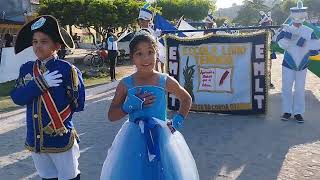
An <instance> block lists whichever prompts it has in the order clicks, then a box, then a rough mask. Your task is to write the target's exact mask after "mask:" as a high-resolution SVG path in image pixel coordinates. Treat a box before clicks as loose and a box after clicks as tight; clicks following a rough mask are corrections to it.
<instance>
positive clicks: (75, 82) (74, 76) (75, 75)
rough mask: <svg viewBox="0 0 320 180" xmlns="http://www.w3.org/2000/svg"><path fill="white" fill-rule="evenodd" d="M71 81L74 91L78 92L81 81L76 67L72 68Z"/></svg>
mask: <svg viewBox="0 0 320 180" xmlns="http://www.w3.org/2000/svg"><path fill="white" fill-rule="evenodd" d="M71 80H72V88H73V90H74V91H78V86H79V79H78V72H77V69H76V67H75V66H74V65H72V67H71Z"/></svg>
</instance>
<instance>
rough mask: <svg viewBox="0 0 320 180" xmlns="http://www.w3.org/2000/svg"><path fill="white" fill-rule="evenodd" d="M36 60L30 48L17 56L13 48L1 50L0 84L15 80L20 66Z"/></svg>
mask: <svg viewBox="0 0 320 180" xmlns="http://www.w3.org/2000/svg"><path fill="white" fill-rule="evenodd" d="M36 59H37V57H36V55H35V54H34V52H33V50H32V47H29V48H27V49H25V50H24V51H22V52H20V53H19V54H17V55H15V54H14V48H13V47H10V48H2V53H1V63H0V83H3V82H7V81H11V80H14V79H17V78H18V76H19V69H20V66H21V65H22V64H24V63H26V62H27V61H35V60H36Z"/></svg>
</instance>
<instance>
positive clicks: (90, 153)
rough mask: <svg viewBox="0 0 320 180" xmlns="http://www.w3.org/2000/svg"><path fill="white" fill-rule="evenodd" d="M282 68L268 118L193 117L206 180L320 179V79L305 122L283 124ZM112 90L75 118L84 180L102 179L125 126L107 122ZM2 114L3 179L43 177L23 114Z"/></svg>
mask: <svg viewBox="0 0 320 180" xmlns="http://www.w3.org/2000/svg"><path fill="white" fill-rule="evenodd" d="M280 64H281V62H280V60H279V61H274V64H273V69H272V73H273V74H272V78H273V82H274V84H275V86H276V89H274V90H271V91H270V99H269V100H270V101H269V107H270V109H269V112H268V114H267V115H266V116H230V115H213V114H205V113H202V114H199V113H191V114H190V115H189V117H188V119H187V121H186V123H185V127H184V129H183V130H182V133H183V134H184V136H185V139H186V141H187V143H188V144H189V147H190V149H191V151H192V153H193V155H194V158H195V160H196V162H197V166H198V169H199V174H200V178H201V180H212V179H217V180H273V179H279V180H291V179H294V180H304V179H310V180H318V179H320V141H319V140H320V133H319V128H320V120H319V114H320V113H319V112H318V111H319V109H320V102H319V100H320V91H319V90H320V79H319V78H316V77H315V76H314V75H313V74H311V73H310V72H309V73H308V80H307V81H308V83H307V86H306V89H307V91H306V98H307V104H306V107H307V112H306V113H305V118H306V123H305V124H297V123H296V122H294V121H289V122H281V121H280V120H279V119H280V118H279V116H280V115H281V112H280V111H281V109H280V102H281V99H280V89H281V75H280V72H281V71H280V70H281V65H280ZM113 85H115V84H113ZM108 86H109V87H107V86H104V87H100V88H99V89H96V90H90V92H89V97H88V101H87V103H86V110H85V111H84V112H82V113H79V114H77V115H76V116H75V121H74V122H75V125H76V127H77V129H78V132H79V133H80V138H81V144H80V149H81V157H80V168H81V171H82V179H85V180H95V179H98V177H99V175H100V170H101V167H102V163H103V161H104V159H105V157H106V154H107V149H108V148H109V147H110V145H111V143H112V140H113V138H114V136H115V135H116V133H117V131H118V130H119V128H120V127H121V124H122V123H123V121H119V122H113V123H111V122H109V121H108V120H107V119H106V116H105V112H106V110H107V109H108V106H109V104H110V101H111V99H112V97H113V94H114V90H111V91H108V92H103V91H105V90H106V89H109V88H110V86H111V85H108ZM101 92H103V93H101ZM96 93H100V94H98V95H95V94H96ZM0 116H1V117H0V123H1V127H0V134H1V136H0V146H1V149H0V177H1V178H0V179H6V180H7V179H8V180H16V179H24V180H26V179H39V177H38V176H37V174H36V172H35V169H34V166H33V162H32V159H31V157H30V153H28V152H27V151H25V150H24V148H23V141H24V137H25V131H26V130H25V120H24V111H23V110H18V111H14V112H11V113H6V114H0ZM124 172H125V170H124Z"/></svg>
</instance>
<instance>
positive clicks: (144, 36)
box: [129, 30, 158, 57]
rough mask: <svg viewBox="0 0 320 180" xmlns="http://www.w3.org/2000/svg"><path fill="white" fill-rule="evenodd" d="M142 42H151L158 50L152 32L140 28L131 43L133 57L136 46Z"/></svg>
mask: <svg viewBox="0 0 320 180" xmlns="http://www.w3.org/2000/svg"><path fill="white" fill-rule="evenodd" d="M141 42H147V43H150V44H151V45H152V46H153V47H154V49H155V50H156V51H158V46H157V43H156V40H155V39H154V38H153V37H152V35H151V33H150V32H149V31H146V30H140V31H138V32H136V34H135V36H134V37H133V38H132V40H131V41H130V44H129V49H130V57H132V55H133V53H134V51H135V50H136V46H137V45H138V44H139V43H141Z"/></svg>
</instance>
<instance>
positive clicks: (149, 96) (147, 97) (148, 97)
mask: <svg viewBox="0 0 320 180" xmlns="http://www.w3.org/2000/svg"><path fill="white" fill-rule="evenodd" d="M141 91H142V89H139V91H138V92H137V93H136V96H138V97H139V98H141V99H142V100H143V101H144V102H143V106H144V107H150V106H152V104H153V103H154V102H155V100H156V96H154V95H153V93H152V92H141Z"/></svg>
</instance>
